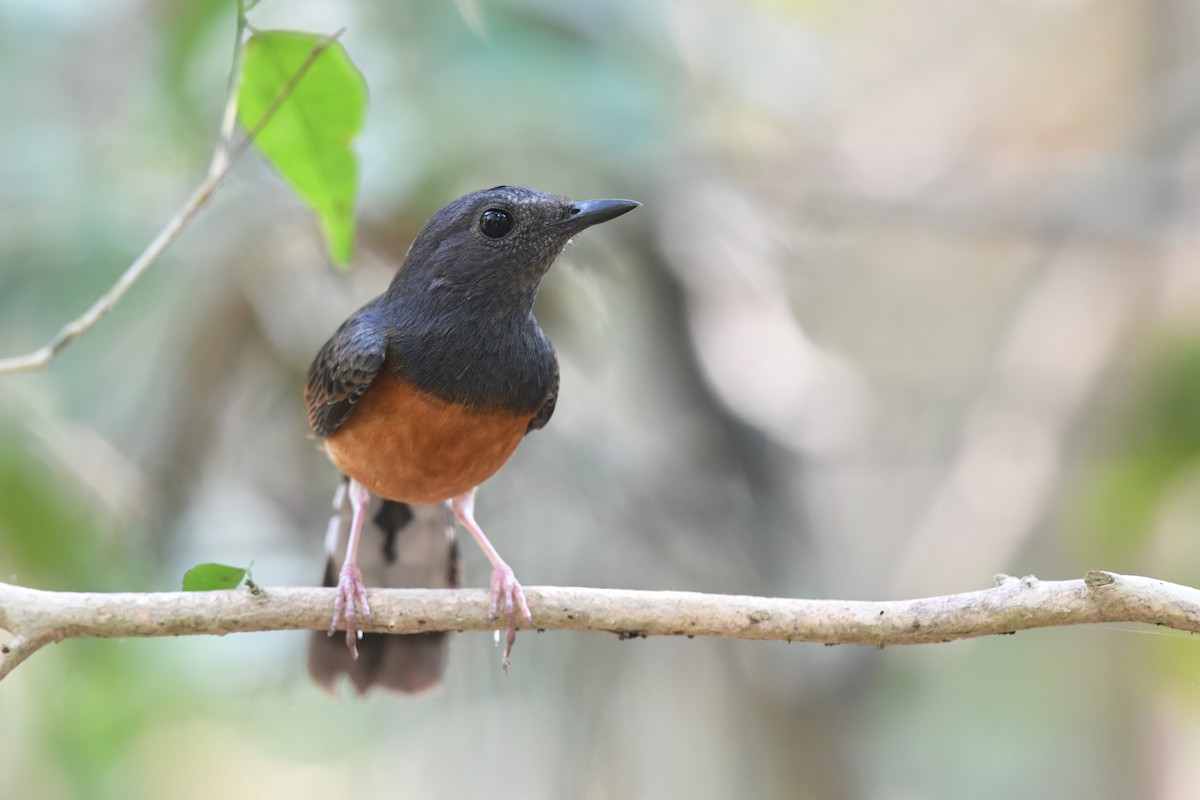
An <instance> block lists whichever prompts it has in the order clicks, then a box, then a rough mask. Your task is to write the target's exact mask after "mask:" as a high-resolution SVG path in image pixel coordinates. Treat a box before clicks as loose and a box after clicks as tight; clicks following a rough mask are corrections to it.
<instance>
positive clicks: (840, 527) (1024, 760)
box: [0, 0, 1200, 800]
mask: <svg viewBox="0 0 1200 800" xmlns="http://www.w3.org/2000/svg"><path fill="white" fill-rule="evenodd" d="M252 17H253V19H252V21H253V23H254V25H255V26H256V28H257V29H258V30H269V29H302V30H312V31H333V30H337V29H338V28H341V27H343V26H344V27H346V29H347V31H346V34H345V36H344V37H342V39H341V40H340V41H341V42H342V43H343V44H344V45H345V47H346V49H347V51H348V52H350V53H352V54H353V57H354V62H355V64H356V65H357V68H358V69H359V70H360V71H361V73H362V75H363V77H364V78H365V81H366V83H367V85H369V87H370V93H371V105H370V110H369V113H368V114H367V116H366V118H365V121H364V125H363V130H362V134H361V136H360V137H359V139H358V140H357V142H356V149H357V151H358V154H359V159H360V161H361V164H362V170H361V185H360V186H359V188H358V201H359V205H358V207H359V208H360V209H361V210H360V212H359V219H358V220H357V222H358V227H359V231H360V233H359V237H358V243H357V248H356V264H355V268H354V269H353V270H351V271H349V272H346V273H342V272H340V271H336V270H333V269H330V268H329V267H330V264H329V256H328V252H327V250H326V248H325V246H324V244H323V243H322V238H321V235H320V232H319V230H318V228H317V225H316V224H314V221H313V218H312V216H311V215H310V214H309V212H308V211H307V209H305V208H304V207H303V206H302V204H301V203H299V202H298V201H297V199H296V198H295V196H294V195H293V194H292V193H291V192H290V191H289V189H288V188H287V187H286V186H285V185H283V184H282V183H281V182H280V181H278V180H277V179H276V178H275V176H274V175H273V174H272V172H271V170H272V167H271V165H270V164H269V163H268V162H267V161H266V160H265V159H263V158H261V157H259V156H255V155H253V154H248V156H247V157H246V158H245V159H244V160H243V161H241V162H239V164H238V167H237V169H236V170H235V171H234V173H233V174H232V175H231V176H230V177H229V179H228V180H227V181H226V183H225V185H224V186H223V187H222V189H221V191H220V192H219V193H218V195H217V197H216V198H215V200H214V202H213V203H212V205H211V206H210V207H209V208H208V209H206V211H205V212H204V214H203V215H202V216H201V217H200V218H199V219H197V221H196V222H195V224H194V225H193V226H192V227H191V229H189V231H187V233H186V234H185V235H184V236H183V237H182V238H181V240H180V241H179V242H178V243H177V244H176V246H175V247H174V248H173V249H172V250H171V252H170V253H168V255H167V257H166V258H164V259H163V261H162V263H160V264H159V265H157V266H156V267H155V269H154V270H152V271H151V272H150V273H149V274H148V275H147V276H146V278H145V279H144V280H143V281H142V282H141V283H140V284H139V285H138V286H137V287H136V288H135V290H134V291H133V292H132V293H131V294H130V295H129V297H128V298H127V299H126V301H125V302H124V303H122V305H121V306H120V307H118V308H117V309H116V310H115V311H114V313H113V314H111V315H110V316H109V317H108V318H106V319H105V320H104V321H103V322H102V323H101V324H100V325H99V326H98V327H97V328H96V329H95V330H94V331H92V332H91V333H90V334H89V335H88V336H87V337H85V338H84V339H82V340H80V341H79V342H78V343H76V344H75V345H73V346H72V347H71V348H70V349H68V350H67V351H65V352H64V354H63V355H62V357H61V358H60V359H59V360H58V361H56V362H55V364H54V365H53V367H52V369H51V370H49V371H48V372H46V373H42V374H37V375H20V376H8V377H6V378H4V379H3V380H2V381H0V576H3V577H4V579H6V580H13V581H16V582H18V583H21V584H26V585H31V586H39V587H44V588H55V589H64V590H70V589H76V590H84V589H105V590H154V589H172V588H174V587H175V586H177V585H178V584H177V582H178V577H179V576H180V575H181V574H183V572H184V571H185V570H186V569H187V568H188V567H189V566H191V565H193V564H196V563H200V562H209V561H222V562H226V563H232V564H245V563H250V562H251V561H253V562H254V563H255V564H256V565H258V566H256V568H255V569H256V572H259V573H260V574H259V575H257V576H256V579H260V580H261V581H262V583H263V584H264V585H267V586H269V585H272V584H275V585H280V584H290V583H305V584H315V583H316V582H317V581H318V580H319V578H320V576H321V566H322V556H321V552H320V551H321V544H322V534H323V530H324V525H325V519H326V515H327V514H328V504H329V500H330V494H331V492H332V489H333V486H334V481H335V476H334V472H333V469H332V467H331V466H330V465H329V464H328V463H327V462H326V460H325V459H324V458H323V456H322V455H321V453H320V452H319V451H318V450H317V448H316V446H315V443H314V442H313V441H312V440H311V439H309V438H308V431H307V427H306V425H305V419H304V410H303V407H302V403H301V400H300V390H301V386H302V381H303V376H304V373H305V370H306V368H307V366H308V363H309V360H310V359H311V358H312V355H313V354H314V353H315V352H316V350H317V348H318V347H319V346H320V344H321V343H322V342H323V341H324V340H325V338H326V337H327V336H328V335H329V332H330V331H332V330H333V329H334V328H335V327H336V326H337V324H338V323H339V322H340V321H341V320H342V319H344V318H345V317H346V315H347V314H348V313H349V312H350V311H352V310H353V309H354V308H356V307H357V306H358V305H360V304H361V303H362V302H364V301H365V300H367V299H369V298H370V297H372V296H373V295H375V294H376V293H378V292H379V291H380V290H381V288H382V287H383V286H384V285H385V284H386V282H387V280H388V277H389V275H390V272H391V270H392V269H394V267H395V265H396V264H397V263H398V262H399V260H400V259H401V258H402V257H403V254H404V252H405V250H406V248H407V246H408V244H409V242H410V241H411V238H412V236H413V235H414V234H415V232H416V231H417V229H418V228H419V226H420V225H421V223H422V222H423V221H424V220H425V219H426V218H427V217H428V215H429V214H431V213H432V212H433V211H435V210H436V209H437V208H439V207H441V206H442V205H443V204H445V203H446V202H447V201H448V200H450V199H452V198H453V197H455V196H457V195H459V194H461V193H463V192H466V191H470V190H474V189H479V188H483V187H487V186H492V185H496V184H501V183H515V184H524V185H531V186H535V187H538V188H543V189H547V190H552V191H556V192H560V193H563V194H565V195H568V196H571V197H576V198H581V199H582V198H588V197H605V196H618V197H630V198H633V199H637V200H640V201H642V202H643V203H644V204H645V206H644V208H643V209H640V210H639V212H638V214H637V215H636V217H637V218H636V219H635V218H634V217H635V215H630V218H629V222H628V223H627V224H626V223H624V222H623V223H622V225H621V226H620V227H615V226H614V227H613V228H611V229H608V230H597V231H594V232H589V233H587V234H585V235H583V236H581V237H579V241H578V243H577V244H575V245H574V246H573V247H572V248H571V249H570V250H569V251H568V252H567V254H566V255H565V256H564V257H563V258H562V259H560V261H559V264H558V265H557V266H556V267H555V269H554V270H553V271H552V272H551V274H550V276H549V277H548V279H547V282H546V284H545V286H544V288H543V291H542V295H541V297H540V298H539V301H538V308H537V314H538V317H539V319H540V320H541V321H542V322H543V325H544V327H545V328H546V329H547V331H548V333H549V334H550V336H551V338H552V339H553V340H554V342H555V343H556V346H557V348H558V351H559V355H560V359H561V361H562V369H563V379H562V390H561V396H560V401H559V406H558V410H557V412H556V414H555V418H554V420H553V422H552V424H551V425H549V426H548V427H547V428H546V430H545V431H541V432H539V433H538V434H537V435H535V436H531V437H530V438H529V440H528V441H527V442H526V443H525V444H524V445H523V446H522V447H521V449H520V450H519V451H518V453H517V454H516V456H515V458H514V459H513V461H512V463H511V464H510V465H509V466H508V467H506V468H505V470H503V471H502V472H501V473H500V475H498V476H497V477H496V478H495V479H493V480H492V481H490V482H489V484H488V485H487V486H486V487H485V489H484V490H483V491H482V492H481V495H480V500H479V514H480V519H481V520H485V525H486V526H487V527H488V530H489V534H490V535H492V536H493V538H494V541H495V542H496V544H497V546H498V547H500V549H501V550H502V552H504V554H505V556H506V558H507V559H508V560H509V561H510V562H511V563H513V564H514V566H515V567H516V569H517V572H518V574H519V575H521V578H522V580H523V581H525V582H526V583H528V584H537V583H556V584H581V585H602V586H616V587H622V586H628V587H639V588H675V589H692V590H700V591H731V592H744V593H752V594H763V595H771V594H779V595H797V596H803V595H809V596H828V597H855V598H887V597H899V596H914V595H926V594H937V593H941V592H946V591H958V590H967V589H974V588H978V587H980V586H982V585H985V584H986V583H987V581H988V580H989V579H990V576H991V575H992V574H993V573H996V572H999V571H1004V572H1009V573H1015V574H1026V573H1035V574H1037V575H1039V576H1040V577H1043V578H1058V577H1077V576H1080V575H1082V574H1083V572H1084V571H1085V570H1086V569H1090V568H1104V569H1112V570H1115V571H1124V572H1134V573H1144V574H1149V575H1154V576H1156V577H1161V578H1163V579H1167V580H1176V581H1183V582H1190V583H1193V584H1195V583H1200V570H1197V567H1196V565H1197V564H1200V537H1198V536H1197V535H1196V528H1197V524H1198V521H1200V469H1197V468H1196V456H1195V454H1196V453H1197V451H1198V449H1200V345H1198V344H1197V342H1200V323H1198V322H1197V320H1200V313H1198V312H1200V279H1198V278H1197V275H1200V272H1198V270H1197V268H1196V266H1195V265H1196V263H1197V258H1198V255H1200V251H1198V248H1197V242H1196V236H1195V231H1196V230H1197V229H1198V226H1197V216H1200V192H1198V191H1197V185H1196V182H1195V180H1194V173H1195V169H1194V164H1195V160H1196V153H1197V145H1196V142H1198V141H1200V136H1197V131H1196V120H1198V119H1200V114H1197V113H1196V111H1197V104H1198V103H1200V96H1198V95H1197V94H1196V93H1195V92H1193V91H1188V90H1187V88H1188V87H1190V86H1192V85H1193V84H1194V81H1193V80H1192V76H1193V75H1194V73H1195V71H1196V70H1197V68H1200V61H1198V59H1200V48H1198V47H1196V43H1197V42H1198V41H1200V12H1198V11H1197V9H1196V8H1195V7H1194V5H1193V4H1189V3H1185V2H1182V0H1167V2H1160V3H1144V4H1142V3H1128V2H1124V0H1084V1H1083V2H1076V3H1061V2H1049V1H1047V2H1037V1H1036V0H1034V1H1031V2H1022V3H999V2H985V3H979V4H977V3H954V2H950V0H921V2H920V3H917V4H915V5H914V4H888V3H878V2H869V1H862V2H860V1H855V2H847V3H837V4H830V3H804V2H786V0H764V1H763V2H751V3H741V2H734V1H733V0H694V2H689V3H687V4H676V3H668V2H658V1H657V0H654V1H648V0H610V1H608V2H594V3H586V4H585V3H562V2H555V1H554V0H513V2H508V3H478V2H471V0H463V1H462V2H457V3H446V2H441V1H440V0H413V1H412V2H406V3H401V4H397V3H385V2H355V3H350V2H334V3H329V2H320V3H318V2H289V3H283V2H279V0H267V1H266V2H264V3H261V4H259V6H258V7H256V8H255V10H254V12H253V15H252ZM234 18H235V14H234V4H233V3H232V2H230V1H229V0H180V1H179V2H172V3H167V4H155V3H145V2H139V0H131V1H130V2H125V3H118V4H104V3H101V4H96V3H83V2H79V0H53V1H52V2H34V0H16V1H15V2H10V3H8V4H6V5H5V6H4V8H3V10H2V11H0V22H2V23H3V24H0V76H3V77H2V79H0V102H2V103H3V107H4V108H6V109H8V110H9V113H8V114H7V115H6V117H5V120H4V123H3V125H0V154H2V155H0V344H2V345H3V349H4V351H5V353H9V352H11V353H16V352H20V351H22V350H24V349H27V348H29V347H33V346H36V345H37V344H39V343H40V342H42V341H44V340H45V339H46V338H47V337H48V336H49V335H51V334H52V333H53V332H54V331H55V330H57V328H58V327H59V325H61V323H62V322H63V321H65V320H67V319H70V318H71V317H72V316H74V315H75V314H77V313H79V311H80V310H82V309H83V308H85V307H86V306H87V304H88V303H89V302H91V300H92V299H93V298H94V297H96V295H97V294H98V293H99V292H101V291H102V290H103V289H104V288H105V287H106V286H108V285H109V284H110V283H111V282H112V281H113V280H114V279H115V278H116V276H117V275H118V274H120V272H121V270H122V269H123V268H124V266H125V265H126V264H128V263H129V261H130V260H131V259H132V258H133V257H135V256H136V254H137V252H138V251H139V250H140V249H141V248H142V247H143V246H144V244H145V243H146V242H147V241H149V239H150V238H151V237H152V236H153V235H154V234H155V233H156V232H157V230H158V229H159V228H160V227H161V225H162V224H163V223H164V222H165V220H166V219H167V218H168V217H169V216H170V214H171V212H172V210H173V209H174V208H176V207H177V206H178V204H179V203H180V202H181V201H182V200H183V198H185V197H186V196H187V194H188V192H189V191H190V189H191V187H192V186H194V185H195V183H196V182H197V181H198V180H199V176H201V175H202V174H203V171H204V169H205V167H206V166H207V162H208V157H209V154H210V153H211V148H212V147H213V146H214V145H215V137H216V134H217V128H218V126H219V124H220V116H221V110H222V104H223V102H224V95H225V91H226V89H227V80H228V75H227V70H228V68H229V63H230V55H231V53H230V46H231V44H232V41H233V32H234ZM606 227H607V226H606ZM464 559H465V567H466V582H467V583H468V585H472V584H475V585H479V584H482V582H483V580H484V579H485V576H486V567H485V566H484V564H483V560H482V558H481V557H480V555H479V553H478V552H475V550H474V549H473V548H471V547H469V546H467V547H464ZM1140 633H1142V634H1143V635H1134V634H1133V633H1131V632H1130V631H1129V630H1127V629H1123V628H1121V629H1113V628H1098V629H1086V630H1052V631H1040V632H1033V633H1028V634H1021V635H1019V636H1015V637H1003V638H997V639H993V640H989V641H972V642H963V643H959V644H955V645H949V646H946V647H921V648H908V649H898V648H897V649H888V650H886V651H883V652H876V651H874V650H868V649H851V648H807V647H799V646H784V645H778V646H775V645H768V644H764V643H740V642H739V643H733V642H705V641H679V642H676V641H651V640H648V641H636V642H618V641H616V640H615V639H610V638H606V637H600V636H582V635H572V634H561V635H560V634H555V635H550V634H547V635H542V636H529V637H523V638H522V639H521V641H520V643H519V644H518V646H517V649H516V651H515V652H514V663H513V671H512V674H511V677H509V678H507V679H505V678H503V677H502V675H501V673H500V670H499V668H498V666H497V662H498V658H499V655H498V652H496V651H495V650H494V649H493V648H492V647H491V643H490V641H488V639H487V637H482V636H459V637H457V638H456V640H455V641H454V643H453V645H452V655H451V665H450V670H449V674H448V675H447V678H446V681H445V685H444V687H443V688H442V689H441V690H439V691H438V692H437V693H435V694H433V695H429V696H425V697H420V698H393V697H385V696H375V697H371V698H369V699H368V700H367V701H366V702H358V701H356V700H348V701H346V702H342V703H338V702H333V701H331V700H330V699H329V698H326V697H324V696H323V695H321V694H320V693H319V692H317V691H316V690H314V689H313V687H312V686H311V685H310V684H309V683H308V682H307V679H306V677H305V676H304V671H303V646H304V637H303V636H302V635H294V636H293V635H284V634H279V635H275V634H271V635H253V636H250V635H245V636H237V637H225V638H214V639H180V640H154V641H129V642H110V641H86V642H85V641H71V642H65V643H63V644H61V645H59V646H56V647H54V648H51V649H48V650H46V651H44V652H41V653H38V654H37V656H35V657H34V658H33V659H32V660H31V661H30V662H29V663H28V664H26V665H23V666H22V667H21V669H19V670H17V671H16V673H14V674H13V676H11V677H10V678H9V679H6V680H5V682H4V684H3V686H0V774H4V775H5V776H6V783H5V785H6V786H10V787H20V788H21V790H22V796H31V797H39V798H55V799H56V798H63V799H64V800H67V799H74V798H88V799H89V800H91V799H92V798H99V799H100V800H104V799H105V798H118V797H119V798H122V800H137V799H138V798H158V797H164V796H171V797H176V798H184V800H186V799H187V798H191V797H197V798H198V797H209V796H211V795H212V793H213V791H214V789H213V787H214V786H220V787H222V790H223V791H226V792H234V791H236V792H237V793H239V794H245V795H252V796H253V795H259V796H264V797H273V796H286V797H291V798H297V800H300V799H302V798H309V797H312V798H317V797H320V798H327V797H330V796H337V795H340V794H345V793H346V792H347V791H353V793H354V794H355V796H357V797H361V798H372V797H392V796H395V794H396V793H397V792H406V793H408V794H411V795H413V796H418V797H475V796H480V795H482V794H484V793H485V792H494V791H495V790H496V784H497V782H502V783H503V786H504V791H505V792H506V793H510V794H514V795H522V796H526V797H531V798H538V797H589V798H590V797H595V798H600V797H610V796H613V797H617V796H619V797H646V798H670V797H689V798H705V797H729V796H743V795H745V796H754V797H798V798H888V799H889V800H891V799H892V798H925V797H972V798H980V797H982V798H987V797H996V798H1000V797H1008V796H1011V795H1012V794H1014V793H1022V794H1028V793H1029V791H1030V789H1029V787H1031V786H1036V787H1038V788H1037V791H1038V792H1040V793H1042V794H1045V795H1048V796H1063V797H1079V796H1088V797H1094V798H1105V797H1110V798H1125V797H1130V796H1137V797H1154V798H1168V799H1170V800H1174V799H1175V798H1190V797H1192V796H1193V795H1194V787H1195V786H1196V785H1197V783H1200V769H1198V767H1197V765H1198V764H1200V693H1197V692H1196V689H1195V681H1194V678H1193V677H1192V676H1193V674H1194V672H1195V661H1196V658H1197V657H1198V656H1197V651H1196V648H1195V644H1194V642H1193V641H1191V638H1190V637H1182V636H1174V635H1167V636H1162V635H1144V634H1145V633H1147V632H1145V631H1141V632H1140ZM1151 633H1153V632H1151ZM464 764H467V765H469V768H464V766H463V765H464ZM1013 765H1020V766H1019V768H1013Z"/></svg>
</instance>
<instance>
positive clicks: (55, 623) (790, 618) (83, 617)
mask: <svg viewBox="0 0 1200 800" xmlns="http://www.w3.org/2000/svg"><path fill="white" fill-rule="evenodd" d="M334 593H335V590H333V589H317V588H274V589H272V588H265V587H258V592H257V593H253V592H251V591H249V590H245V589H243V590H233V591H225V592H171V593H155V594H82V593H71V592H43V591H37V590H34V589H25V588H21V587H18V586H12V585H8V584H3V583H0V629H5V630H8V631H10V632H11V633H13V634H14V637H15V638H14V639H13V640H12V641H10V643H9V644H8V645H7V646H6V647H7V648H8V649H9V651H10V652H5V647H0V678H3V677H4V676H5V675H6V674H8V673H9V672H11V671H12V670H13V668H15V667H16V665H17V664H18V663H20V661H22V660H24V659H25V658H27V657H28V656H29V655H30V653H32V652H33V650H36V649H37V648H39V647H41V646H43V645H45V644H46V643H48V642H51V641H57V640H60V639H68V638H75V637H104V638H112V637H145V636H187V635H197V634H213V635H224V634H226V633H248V632H254V631H274V630H325V628H326V626H327V625H328V623H329V611H330V609H331V608H332V607H333V599H334ZM525 596H526V598H527V599H528V601H529V607H530V609H531V611H532V612H533V619H534V622H535V624H536V625H537V627H538V628H539V629H543V630H576V631H594V632H606V633H613V634H616V635H617V636H620V637H621V638H641V637H645V636H688V637H693V636H719V637H725V638H733V639H768V640H775V641H787V642H820V643H822V644H827V645H833V644H864V645H871V646H874V647H880V648H882V647H884V646H886V645H893V644H927V643H932V642H949V641H952V640H955V639H967V638H973V637H977V636H988V635H993V634H1003V633H1013V632H1015V631H1019V630H1028V629H1031V628H1046V627H1056V626H1064V625H1081V624H1086V623H1098V622H1104V623H1113V622H1142V623H1148V624H1152V625H1161V626H1164V627H1168V628H1174V629H1176V630H1181V631H1189V632H1192V633H1200V590H1197V589H1193V588H1190V587H1187V586H1180V585H1178V584H1174V583H1167V582H1166V581H1160V580H1155V579H1152V578H1140V577H1135V576H1128V575H1117V574H1115V573H1111V572H1098V571H1097V572H1089V573H1088V574H1087V576H1086V577H1085V578H1084V579H1082V580H1069V581H1039V580H1037V579H1036V578H1032V577H1026V578H1011V577H1008V576H998V578H997V585H996V586H995V587H993V588H991V589H985V590H983V591H978V592H967V593H964V594H954V595H946V596H943V597H928V598H923V599H919V600H887V601H853V600H789V599H781V598H767V597H743V596H736V595H711V594H697V593H694V592H638V591H624V590H616V589H578V588H562V587H550V586H544V587H529V588H526V590H525ZM368 597H369V600H370V604H371V619H370V621H369V622H368V623H366V625H365V626H364V627H365V630H367V631H369V632H379V633H428V632H433V631H480V630H490V629H491V628H492V627H493V625H494V623H492V622H490V621H489V620H488V618H487V605H488V603H487V594H486V593H485V592H484V591H483V590H478V589H440V590H439V589H374V590H368ZM14 643H16V645H14Z"/></svg>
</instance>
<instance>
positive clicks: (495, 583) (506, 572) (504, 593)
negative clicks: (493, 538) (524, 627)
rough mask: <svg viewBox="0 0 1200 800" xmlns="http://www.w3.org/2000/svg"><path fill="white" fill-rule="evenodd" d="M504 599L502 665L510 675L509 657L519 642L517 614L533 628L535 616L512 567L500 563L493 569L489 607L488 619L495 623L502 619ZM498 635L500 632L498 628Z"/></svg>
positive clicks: (505, 672)
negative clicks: (501, 602)
mask: <svg viewBox="0 0 1200 800" xmlns="http://www.w3.org/2000/svg"><path fill="white" fill-rule="evenodd" d="M502 597H503V598H504V619H505V620H506V624H505V627H504V634H505V635H504V658H503V660H502V662H501V665H502V666H503V667H504V674H505V675H507V674H508V664H509V657H510V656H511V655H512V649H513V644H514V643H516V641H517V614H518V612H519V613H520V615H521V616H522V617H523V618H524V619H525V621H526V622H527V623H529V625H530V627H532V626H533V615H532V614H531V613H529V605H528V604H527V603H526V602H525V592H524V590H523V589H522V588H521V584H520V582H519V581H517V576H516V575H515V574H514V573H513V571H512V567H510V566H508V564H505V563H504V562H503V561H502V562H500V563H499V564H497V565H496V566H495V568H493V569H492V604H491V606H489V607H488V619H489V620H492V621H493V622H494V621H496V620H498V619H499V618H500V614H499V609H500V598H502ZM496 633H497V634H499V633H500V630H499V628H497V630H496Z"/></svg>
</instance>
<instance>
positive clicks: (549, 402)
mask: <svg viewBox="0 0 1200 800" xmlns="http://www.w3.org/2000/svg"><path fill="white" fill-rule="evenodd" d="M557 403H558V364H557V363H556V364H555V365H554V380H552V381H551V382H550V391H548V392H546V399H545V400H543V401H542V407H541V408H539V409H538V410H537V413H536V414H534V415H533V419H531V420H529V427H528V428H526V429H525V433H526V434H528V433H529V432H530V431H536V430H540V429H542V428H544V427H546V423H547V422H549V421H550V417H552V416H554V406H555V405H556V404H557Z"/></svg>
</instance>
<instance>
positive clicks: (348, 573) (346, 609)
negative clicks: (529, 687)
mask: <svg viewBox="0 0 1200 800" xmlns="http://www.w3.org/2000/svg"><path fill="white" fill-rule="evenodd" d="M510 572H511V570H510ZM337 590H338V593H337V600H335V601H334V603H333V619H332V620H331V621H330V623H329V635H330V636H332V635H333V633H334V631H336V630H337V629H338V628H339V627H342V625H343V623H344V624H345V628H346V647H349V648H350V652H351V653H352V654H353V657H354V658H358V644H357V642H358V637H359V630H358V618H359V614H360V613H361V614H362V618H363V619H364V620H369V619H370V618H371V607H370V606H369V605H367V587H366V586H365V585H364V584H363V579H362V571H361V570H359V568H358V565H357V564H350V563H347V564H343V565H342V570H341V572H340V573H339V574H338V583H337ZM522 602H524V601H522Z"/></svg>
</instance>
